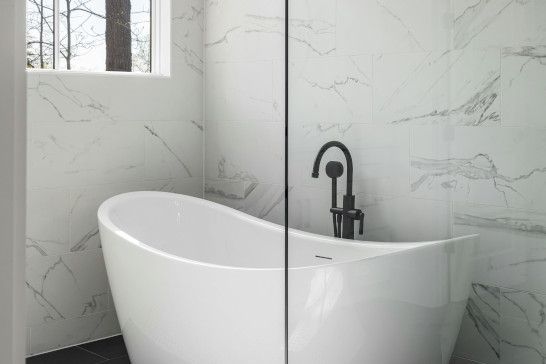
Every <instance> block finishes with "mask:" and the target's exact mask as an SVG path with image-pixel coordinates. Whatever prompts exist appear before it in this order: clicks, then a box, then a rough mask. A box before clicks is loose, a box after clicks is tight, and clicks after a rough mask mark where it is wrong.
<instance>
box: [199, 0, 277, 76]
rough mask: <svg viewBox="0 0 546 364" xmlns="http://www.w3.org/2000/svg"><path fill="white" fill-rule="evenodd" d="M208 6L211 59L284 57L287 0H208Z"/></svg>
mask: <svg viewBox="0 0 546 364" xmlns="http://www.w3.org/2000/svg"><path fill="white" fill-rule="evenodd" d="M205 9H206V18H207V25H206V33H205V54H206V58H207V60H209V61H210V60H214V61H227V60H229V61H242V60H244V61H255V60H271V59H279V58H280V59H282V58H283V57H284V52H283V49H284V3H283V2H281V1H277V0H259V1H257V0H224V1H216V0H206V1H205ZM207 77H209V75H207Z"/></svg>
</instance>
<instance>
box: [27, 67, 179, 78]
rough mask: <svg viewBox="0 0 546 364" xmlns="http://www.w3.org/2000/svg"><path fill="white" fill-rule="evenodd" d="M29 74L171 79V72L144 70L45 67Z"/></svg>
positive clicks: (28, 71)
mask: <svg viewBox="0 0 546 364" xmlns="http://www.w3.org/2000/svg"><path fill="white" fill-rule="evenodd" d="M26 71H27V73H28V74H35V75H49V76H79V77H81V76H90V77H129V78H158V79H169V78H171V75H170V74H159V73H142V72H116V71H101V72H95V71H67V70H44V69H29V68H27V70H26Z"/></svg>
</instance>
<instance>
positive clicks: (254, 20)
mask: <svg viewBox="0 0 546 364" xmlns="http://www.w3.org/2000/svg"><path fill="white" fill-rule="evenodd" d="M205 19H206V21H205V24H206V27H205V28H206V29H205V70H206V71H205V92H204V95H205V107H204V111H205V120H206V123H205V125H206V132H205V165H204V176H205V197H206V198H207V199H209V200H212V201H216V202H219V203H223V204H225V205H228V206H231V207H233V208H236V209H239V210H241V211H245V212H248V213H250V214H252V215H254V216H258V217H260V218H264V219H267V220H269V221H274V222H277V223H283V221H284V109H285V108H284V2H283V1H279V0H258V1H257V0H221V1H216V0H205Z"/></svg>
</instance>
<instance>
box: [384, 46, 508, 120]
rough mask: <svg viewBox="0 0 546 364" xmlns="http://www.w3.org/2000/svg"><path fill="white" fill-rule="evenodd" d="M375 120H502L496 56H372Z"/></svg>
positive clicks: (466, 52)
mask: <svg viewBox="0 0 546 364" xmlns="http://www.w3.org/2000/svg"><path fill="white" fill-rule="evenodd" d="M374 83H375V98H374V120H376V121H378V122H382V123H391V124H401V123H417V124H430V123H439V122H443V123H450V124H457V125H472V126H479V125H488V124H496V123H498V122H499V121H500V114H499V113H500V103H499V98H500V97H499V94H500V52H499V51H498V50H495V49H493V50H464V51H447V52H439V51H438V52H427V53H406V54H382V55H378V56H376V57H375V58H374Z"/></svg>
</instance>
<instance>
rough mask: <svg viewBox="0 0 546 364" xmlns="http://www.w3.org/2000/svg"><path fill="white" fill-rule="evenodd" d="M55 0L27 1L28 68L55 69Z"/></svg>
mask: <svg viewBox="0 0 546 364" xmlns="http://www.w3.org/2000/svg"><path fill="white" fill-rule="evenodd" d="M53 19H54V18H53V0H28V1H27V67H28V68H45V69H48V68H53V67H54V61H53V53H54V50H53V49H54V48H53V47H54V39H53V28H54V25H53V24H54V21H53Z"/></svg>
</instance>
